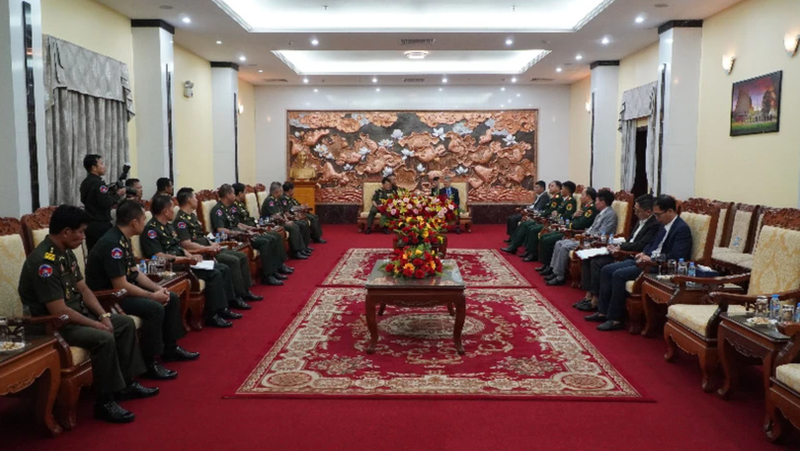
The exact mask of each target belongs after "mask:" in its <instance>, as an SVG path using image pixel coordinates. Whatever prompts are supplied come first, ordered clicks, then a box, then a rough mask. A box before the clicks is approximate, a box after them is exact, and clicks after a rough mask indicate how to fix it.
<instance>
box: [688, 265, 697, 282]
mask: <svg viewBox="0 0 800 451" xmlns="http://www.w3.org/2000/svg"><path fill="white" fill-rule="evenodd" d="M686 275H687V276H689V277H697V267H696V266H695V265H694V262H689V269H688V270H687V271H686ZM686 285H687V286H690V287H693V286H694V282H689V283H687V284H686Z"/></svg>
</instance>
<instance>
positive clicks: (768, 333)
mask: <svg viewBox="0 0 800 451" xmlns="http://www.w3.org/2000/svg"><path fill="white" fill-rule="evenodd" d="M722 316H723V317H725V318H727V319H729V320H730V321H733V322H735V323H736V324H738V325H740V326H742V327H746V328H748V329H750V330H752V331H753V332H755V333H757V334H759V335H762V336H764V337H766V338H768V339H770V340H772V341H788V340H789V337H787V336H786V335H783V334H782V333H780V332H778V329H777V328H776V327H775V325H774V324H769V325H765V326H754V325H751V324H749V323H748V322H747V320H748V319H750V318H752V317H753V315H752V314H745V315H742V314H736V315H731V314H728V313H727V312H725V313H722Z"/></svg>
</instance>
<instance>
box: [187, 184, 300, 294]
mask: <svg viewBox="0 0 800 451" xmlns="http://www.w3.org/2000/svg"><path fill="white" fill-rule="evenodd" d="M178 208H180V209H179V210H178V214H177V215H175V220H174V221H173V222H172V225H173V226H174V227H175V231H176V232H177V234H178V240H180V244H181V247H182V248H184V249H186V250H187V251H189V252H191V253H200V254H209V255H213V256H214V259H215V260H217V261H218V262H220V263H223V264H225V265H226V266H227V267H228V269H229V270H230V274H231V280H232V281H233V290H234V292H235V293H236V296H237V297H240V298H242V300H243V301H261V300H263V299H264V297H263V296H257V295H255V294H253V292H252V291H250V287H252V286H253V281H252V278H251V276H250V259H249V258H248V257H247V254H245V253H244V252H239V251H234V250H230V249H225V248H223V247H221V246H220V245H219V244H217V243H212V242H211V241H209V240H208V238H207V237H206V235H205V234H204V233H203V225H202V224H200V220H199V219H198V218H197V214H196V213H195V211H196V210H197V196H195V194H194V190H193V189H192V188H187V187H184V188H181V189H179V190H178ZM281 249H283V248H282V247H281ZM284 255H285V250H284Z"/></svg>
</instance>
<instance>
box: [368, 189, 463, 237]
mask: <svg viewBox="0 0 800 451" xmlns="http://www.w3.org/2000/svg"><path fill="white" fill-rule="evenodd" d="M378 211H379V212H380V213H381V225H383V226H384V227H388V228H389V229H391V230H395V229H396V228H397V227H402V226H401V225H400V224H401V223H403V222H404V220H405V219H407V218H409V217H415V218H416V217H422V218H424V219H428V218H438V219H439V221H440V222H441V223H445V222H448V223H449V222H452V221H454V220H455V219H456V217H457V215H458V207H457V206H456V204H455V203H454V202H453V201H452V200H451V199H450V198H448V197H447V196H444V195H442V196H423V195H419V194H412V193H408V192H400V193H398V195H397V196H391V197H389V198H388V199H386V200H385V201H383V202H382V203H381V206H380V207H378ZM405 222H407V221H405Z"/></svg>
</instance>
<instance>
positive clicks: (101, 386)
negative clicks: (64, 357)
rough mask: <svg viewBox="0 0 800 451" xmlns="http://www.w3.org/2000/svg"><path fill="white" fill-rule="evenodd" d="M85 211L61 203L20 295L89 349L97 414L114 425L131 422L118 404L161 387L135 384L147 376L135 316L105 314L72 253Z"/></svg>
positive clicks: (25, 270)
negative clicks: (65, 321)
mask: <svg viewBox="0 0 800 451" xmlns="http://www.w3.org/2000/svg"><path fill="white" fill-rule="evenodd" d="M90 220H91V219H90V218H89V215H87V214H86V212H84V211H83V210H82V209H80V208H78V207H73V206H69V205H61V206H60V207H58V208H57V209H56V211H55V212H53V216H52V217H51V218H50V230H49V235H48V236H47V237H45V239H44V240H43V241H42V242H41V243H40V244H39V245H38V246H36V249H34V250H33V252H31V253H30V255H28V258H26V259H25V264H24V265H23V267H22V273H21V275H20V280H19V295H20V298H21V299H22V303H23V304H24V305H26V306H28V308H29V309H30V311H31V315H32V316H34V317H35V316H47V315H53V316H62V315H66V316H67V317H68V318H69V324H67V325H65V326H63V327H61V328H60V329H59V330H58V332H59V334H60V335H61V337H62V338H63V339H64V341H66V342H67V344H69V345H70V346H77V347H81V348H84V349H88V350H89V352H90V353H91V359H92V373H93V383H92V385H94V390H95V393H96V394H97V396H96V398H95V405H94V415H95V417H96V418H98V419H100V420H104V421H108V422H111V423H129V422H131V421H133V420H134V418H135V415H134V414H133V413H132V412H129V411H128V410H126V409H124V408H122V407H121V406H120V405H119V404H117V401H125V400H129V399H137V398H149V397H151V396H155V395H157V394H158V388H155V387H143V386H142V385H140V384H139V383H138V382H136V381H135V380H134V378H135V377H137V376H139V375H141V374H142V373H144V372H145V366H144V361H143V360H142V354H141V352H140V350H139V346H138V345H137V343H136V326H135V325H134V323H133V319H131V317H129V316H126V315H123V314H119V315H118V314H115V313H109V312H106V311H105V310H104V309H103V307H102V306H101V305H100V303H99V302H98V301H97V298H96V297H95V296H94V294H93V293H92V291H91V290H90V289H89V287H88V286H87V285H86V282H84V280H83V275H82V274H81V268H80V266H79V265H78V260H77V259H76V257H75V254H74V253H73V252H72V250H73V249H77V248H78V247H80V245H81V243H82V242H83V240H84V237H85V233H86V226H87V225H88V224H89V221H90Z"/></svg>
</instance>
